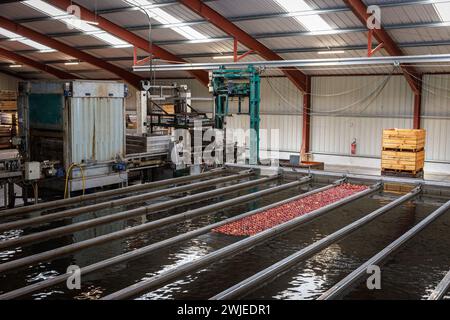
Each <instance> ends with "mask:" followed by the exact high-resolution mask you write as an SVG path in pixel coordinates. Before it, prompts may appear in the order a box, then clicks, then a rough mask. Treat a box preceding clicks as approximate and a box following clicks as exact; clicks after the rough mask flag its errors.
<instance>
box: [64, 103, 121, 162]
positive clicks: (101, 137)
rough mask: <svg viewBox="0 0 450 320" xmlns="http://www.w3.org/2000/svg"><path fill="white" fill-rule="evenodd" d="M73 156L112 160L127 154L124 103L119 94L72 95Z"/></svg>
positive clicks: (80, 160) (82, 159)
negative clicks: (94, 96)
mask: <svg viewBox="0 0 450 320" xmlns="http://www.w3.org/2000/svg"><path fill="white" fill-rule="evenodd" d="M70 118H71V120H72V121H71V130H70V134H71V135H72V145H71V154H72V159H70V162H69V163H72V162H75V163H80V162H82V161H88V160H96V161H109V160H113V159H115V158H116V156H117V155H120V156H124V154H125V152H124V105H123V99H120V98H72V99H71V114H70Z"/></svg>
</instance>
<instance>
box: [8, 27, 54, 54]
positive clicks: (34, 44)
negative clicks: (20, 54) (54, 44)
mask: <svg viewBox="0 0 450 320" xmlns="http://www.w3.org/2000/svg"><path fill="white" fill-rule="evenodd" d="M0 34H1V35H3V36H5V37H7V38H9V39H10V40H11V41H18V42H20V43H23V44H26V45H27V46H30V47H32V48H35V49H37V50H39V51H41V52H52V51H54V50H53V49H52V48H49V47H47V46H44V45H43V44H40V43H38V42H36V41H33V40H30V39H28V38H25V37H22V36H20V35H18V34H17V33H14V32H11V31H9V30H6V29H3V28H0Z"/></svg>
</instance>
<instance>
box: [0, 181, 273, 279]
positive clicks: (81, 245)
mask: <svg viewBox="0 0 450 320" xmlns="http://www.w3.org/2000/svg"><path fill="white" fill-rule="evenodd" d="M266 179H267V178H266ZM263 191H265V190H263ZM246 196H248V195H246ZM232 200H233V199H232ZM215 205H217V204H214V205H210V206H207V207H203V208H198V209H195V210H191V211H187V212H184V213H180V214H177V215H174V216H170V217H166V218H163V219H159V220H155V221H151V222H148V223H144V224H141V225H138V226H135V227H131V228H127V229H124V230H120V231H116V232H112V233H108V234H105V235H102V236H98V237H95V238H91V239H87V240H84V241H80V242H77V243H73V244H70V245H67V246H63V247H59V248H56V249H53V250H49V251H45V252H41V253H37V254H34V255H31V256H28V257H24V258H20V259H17V260H13V261H9V262H5V263H2V264H0V273H1V272H5V271H9V270H12V269H16V268H20V267H23V266H27V265H31V264H34V263H38V262H42V261H48V260H51V259H53V258H56V257H59V256H63V255H66V254H69V253H72V252H76V251H79V250H82V249H86V248H90V247H93V246H96V245H100V244H102V243H106V242H110V241H113V240H118V239H122V238H125V237H128V236H131V235H135V234H139V233H143V232H146V231H150V230H152V229H155V228H158V227H162V226H165V225H168V224H170V223H175V222H177V221H181V220H183V219H184V218H186V216H187V215H189V216H194V215H195V214H199V212H200V213H202V214H203V213H207V212H211V211H213V210H215V209H216V207H213V206H215ZM228 205H229V203H228ZM211 208H212V209H211ZM208 209H209V211H207V210H208Z"/></svg>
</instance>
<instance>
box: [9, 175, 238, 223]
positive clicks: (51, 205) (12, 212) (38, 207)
mask: <svg viewBox="0 0 450 320" xmlns="http://www.w3.org/2000/svg"><path fill="white" fill-rule="evenodd" d="M229 171H230V170H228V169H225V168H220V169H214V170H211V171H209V172H205V173H201V174H198V175H194V176H185V177H179V178H173V179H167V180H162V181H155V182H150V183H144V184H138V185H134V186H129V187H125V188H120V189H114V190H108V191H102V192H97V193H93V194H87V195H84V196H79V197H73V198H69V199H61V200H55V201H50V202H43V203H38V204H34V205H31V206H26V207H18V208H14V209H8V210H5V211H2V212H0V218H4V217H9V216H16V215H22V214H26V213H31V212H35V211H42V210H50V209H57V208H61V207H64V206H67V205H73V204H76V205H79V204H80V202H85V201H94V200H98V199H103V198H109V197H114V196H119V195H122V194H126V193H132V192H138V191H143V190H147V189H151V188H159V187H165V186H169V185H176V184H179V183H186V182H191V181H194V180H199V179H204V178H208V177H212V176H217V175H221V174H224V173H227V172H229Z"/></svg>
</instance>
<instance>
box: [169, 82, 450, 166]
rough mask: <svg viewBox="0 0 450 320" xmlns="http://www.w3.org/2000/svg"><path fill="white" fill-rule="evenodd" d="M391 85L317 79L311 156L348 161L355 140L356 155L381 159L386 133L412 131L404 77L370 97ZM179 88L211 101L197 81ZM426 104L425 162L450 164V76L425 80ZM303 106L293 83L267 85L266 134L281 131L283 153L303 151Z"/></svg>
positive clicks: (242, 119) (236, 124) (231, 123)
mask: <svg viewBox="0 0 450 320" xmlns="http://www.w3.org/2000/svg"><path fill="white" fill-rule="evenodd" d="M386 79H387V76H356V77H343V76H336V77H314V78H313V79H312V89H313V97H312V112H313V115H312V117H311V149H312V151H313V152H318V153H326V154H341V155H349V154H350V145H351V143H352V142H353V139H356V140H357V155H360V156H369V157H380V156H381V138H382V131H383V129H388V128H412V126H413V120H412V118H413V102H414V96H413V93H412V91H411V89H410V87H409V85H408V83H407V82H406V81H405V79H404V77H403V76H392V77H391V78H390V79H389V82H388V83H387V84H386V87H385V88H384V89H383V90H382V91H381V92H380V93H379V94H378V93H375V94H373V95H371V93H373V92H376V91H377V90H376V89H377V88H378V87H381V86H382V84H383V81H384V80H386ZM189 81H192V85H191V83H188V82H189ZM177 82H179V83H186V84H188V85H190V87H191V88H192V95H193V96H197V97H198V96H201V97H209V96H210V94H209V93H208V90H207V88H205V87H203V86H202V85H201V84H199V83H198V82H197V81H196V80H184V81H183V80H178V81H177ZM194 83H197V84H194ZM367 97H369V98H367ZM422 99H423V101H422V115H423V121H422V125H423V127H424V128H425V129H426V130H427V144H426V158H427V160H428V161H449V160H450V139H448V137H449V136H450V76H448V75H426V76H425V77H424V89H423V98H422ZM367 101H369V102H371V103H367ZM195 105H196V106H197V107H198V104H195ZM207 105H208V107H205V109H203V110H202V111H205V112H211V110H212V109H211V108H212V104H211V102H207ZM297 106H298V107H297ZM301 106H302V95H301V93H300V92H299V90H298V89H297V88H296V87H295V86H293V85H292V84H291V83H290V81H289V80H288V79H286V78H269V79H267V78H264V79H262V90H261V128H262V129H279V130H280V150H283V151H291V152H298V151H299V150H300V146H301V139H302V116H301ZM347 107H348V108H347ZM200 109H201V108H200ZM233 109H235V107H233ZM335 109H345V110H344V111H342V112H339V113H337V114H336V113H334V114H333V115H331V114H327V113H326V111H330V110H335ZM232 111H233V112H236V110H232ZM324 111H325V112H324ZM320 112H322V114H320ZM318 113H319V114H318ZM228 127H231V128H244V129H248V127H249V119H248V117H247V116H239V115H234V116H233V117H230V118H229V119H228ZM262 143H263V141H262Z"/></svg>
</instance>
